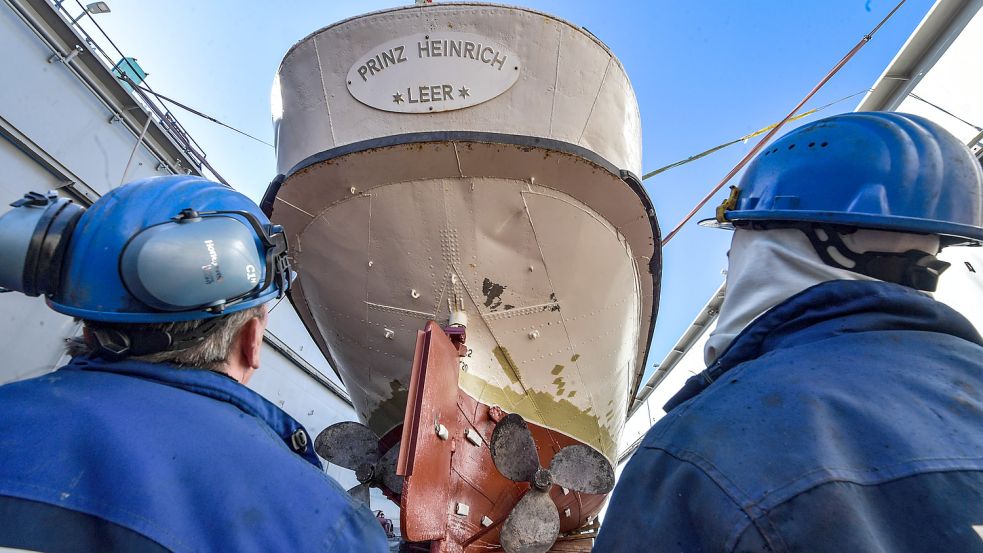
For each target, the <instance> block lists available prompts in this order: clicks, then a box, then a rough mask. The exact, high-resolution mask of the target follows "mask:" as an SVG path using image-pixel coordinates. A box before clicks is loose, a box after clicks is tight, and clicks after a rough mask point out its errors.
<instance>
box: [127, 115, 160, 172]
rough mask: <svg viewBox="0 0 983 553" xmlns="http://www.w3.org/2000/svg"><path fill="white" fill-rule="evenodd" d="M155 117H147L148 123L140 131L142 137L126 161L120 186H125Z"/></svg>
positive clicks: (138, 138)
mask: <svg viewBox="0 0 983 553" xmlns="http://www.w3.org/2000/svg"><path fill="white" fill-rule="evenodd" d="M153 120H154V119H153V117H150V115H149V114H148V115H147V122H146V123H145V124H144V125H143V130H142V131H140V136H138V137H137V141H136V143H135V144H133V149H132V150H130V157H129V158H128V159H127V160H126V167H123V175H122V176H121V177H120V178H119V185H120V186H123V183H124V182H126V174H127V173H129V172H130V165H131V164H132V163H133V156H134V155H136V153H137V149H138V148H140V144H143V137H144V136H146V135H147V129H149V128H150V123H152V122H153Z"/></svg>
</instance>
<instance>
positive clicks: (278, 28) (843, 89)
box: [65, 0, 932, 374]
mask: <svg viewBox="0 0 983 553" xmlns="http://www.w3.org/2000/svg"><path fill="white" fill-rule="evenodd" d="M107 2H108V3H109V5H110V7H111V8H112V12H111V13H108V14H103V15H98V16H96V17H97V18H98V21H99V23H100V25H102V26H103V28H104V29H105V30H106V31H107V33H108V34H109V35H110V37H112V38H113V40H114V41H115V42H116V44H117V45H118V46H119V47H120V48H121V49H122V50H123V51H124V52H125V53H126V55H128V56H132V57H136V58H137V59H138V60H139V62H140V64H141V66H142V67H143V68H144V69H145V70H146V71H147V72H148V73H149V74H150V76H149V77H148V83H149V84H150V85H151V86H153V87H154V88H155V90H157V91H158V92H160V93H162V94H165V95H168V96H171V97H173V98H176V99H179V100H180V101H182V102H184V103H186V104H188V105H190V106H193V107H195V108H197V109H199V110H201V111H204V112H205V113H208V114H210V115H212V116H214V117H216V118H218V119H220V120H222V121H224V122H226V123H229V124H231V125H233V126H235V127H238V128H240V129H243V130H244V131H246V132H249V133H250V134H253V135H256V136H258V137H260V138H262V139H264V140H266V141H268V142H272V127H271V124H270V109H269V97H270V84H271V82H272V79H273V75H274V73H275V71H276V68H277V66H278V65H279V63H280V60H281V58H282V56H283V54H284V53H285V52H286V51H287V49H288V48H289V47H290V46H292V45H293V44H294V43H295V42H297V41H298V40H300V39H301V38H303V37H304V36H306V35H308V34H309V33H311V32H313V31H315V30H317V29H318V28H320V27H323V26H325V25H328V24H330V23H333V22H335V21H338V20H340V19H344V18H347V17H351V16H353V15H357V14H360V13H365V12H368V11H373V10H376V9H383V8H387V7H392V6H400V5H407V4H409V3H410V2H383V1H365V2H337V1H323V0H322V1H313V0H293V1H284V2H260V1H257V0H243V1H237V2H231V1H214V0H213V1H208V2H202V1H200V0H167V1H166V2H164V1H140V2H137V1H132V0H130V1H127V0H107ZM521 4H522V5H523V6H527V7H531V8H534V9H538V10H542V11H545V12H549V13H552V14H555V15H558V16H560V17H563V18H565V19H567V20H569V21H571V22H573V23H575V24H579V25H582V26H584V27H586V28H587V29H589V30H590V31H591V32H592V33H593V34H594V35H596V36H597V37H598V38H600V39H601V40H603V41H604V42H605V43H607V44H608V46H609V47H610V48H611V50H612V51H613V52H614V53H615V54H616V55H617V56H618V57H619V58H620V60H621V62H622V63H623V64H624V66H625V68H626V70H627V72H628V75H629V77H630V78H631V80H632V84H633V85H634V87H635V93H636V95H637V96H638V101H639V106H640V109H641V114H642V129H643V146H644V150H643V166H644V168H645V171H651V170H653V169H655V168H658V167H661V166H663V165H666V164H668V163H671V162H674V161H676V160H679V159H683V158H686V157H688V156H690V155H693V154H696V153H699V152H701V151H703V150H705V149H707V148H710V147H712V146H715V145H717V144H720V143H723V142H726V141H729V140H732V139H735V138H738V137H741V136H743V135H745V134H747V133H750V132H753V131H755V130H757V129H759V128H761V127H763V126H765V125H768V124H771V123H773V122H776V121H778V120H780V119H781V118H782V117H783V116H784V115H785V114H786V113H787V111H788V110H789V109H791V108H792V107H793V106H794V105H795V104H796V103H797V102H798V101H799V100H800V99H801V98H802V97H803V96H804V95H805V94H806V93H807V92H808V91H809V90H810V89H811V88H812V87H813V85H814V84H815V83H816V82H818V81H819V79H820V78H822V76H823V75H825V74H826V72H827V71H828V70H829V69H830V68H831V67H832V66H833V65H834V64H835V63H836V62H837V61H838V60H839V59H840V58H841V57H842V56H843V55H844V54H845V53H846V52H847V51H848V50H849V49H850V48H851V47H853V45H854V44H856V42H857V41H858V40H859V39H860V38H861V37H862V36H863V35H864V34H865V33H867V32H869V31H870V30H871V29H872V28H873V27H874V25H876V24H877V22H878V21H880V19H881V18H882V17H883V16H884V15H885V14H887V12H888V11H890V10H891V8H893V7H894V5H895V4H896V0H744V1H731V0H717V1H715V2H698V1H676V2H668V1H662V0H651V1H648V2H644V1H620V0H608V1H605V2H597V1H591V2H588V1H557V0H526V1H523V2H521ZM65 6H66V7H67V8H68V10H69V11H70V12H71V13H72V14H73V15H75V14H78V13H79V12H80V8H79V6H78V4H76V3H75V0H67V1H66V2H65ZM931 6H932V1H931V0H908V1H907V2H906V3H905V5H904V6H903V7H902V8H901V10H900V11H899V12H898V13H897V14H896V15H895V16H894V18H893V19H892V20H891V21H890V22H888V24H887V25H885V27H884V28H882V29H881V30H880V31H879V32H878V34H877V35H875V37H874V39H873V40H872V41H871V42H870V43H869V44H868V45H867V46H866V47H865V48H864V49H863V50H861V52H860V53H859V54H858V55H857V56H856V57H855V58H854V59H853V61H851V62H850V63H849V64H848V65H847V66H846V67H845V68H844V69H843V70H841V71H840V73H839V74H838V75H837V76H836V77H835V78H834V79H833V80H832V81H830V83H829V84H828V85H827V86H826V87H825V88H824V89H823V90H822V91H820V93H819V94H818V95H817V96H816V97H815V99H814V100H813V101H812V102H810V104H809V105H807V109H808V108H810V107H816V106H820V105H823V104H826V103H828V102H832V101H834V100H837V99H839V98H842V97H844V96H848V95H851V94H854V93H856V92H860V91H863V90H865V89H867V88H869V87H870V86H871V85H872V84H873V83H874V81H875V80H876V79H877V77H878V76H879V75H880V74H881V72H882V71H883V70H884V68H885V67H886V66H887V65H888V63H890V61H891V59H892V58H893V57H894V55H895V53H896V52H897V51H898V49H899V48H900V47H901V46H902V44H903V43H904V41H905V40H906V39H907V37H908V35H910V34H911V32H912V31H913V30H914V29H915V27H916V26H917V25H918V23H919V21H921V19H922V17H924V15H925V14H926V13H927V12H928V10H929V9H930V8H931ZM84 24H85V25H86V26H87V28H91V27H88V25H90V24H89V23H87V22H86V23H84ZM96 36H98V35H96ZM104 46H106V47H108V44H104ZM861 97H862V96H857V97H855V98H852V99H851V100H848V101H845V102H841V103H839V104H836V105H834V106H832V107H830V108H828V109H827V110H825V111H824V112H822V113H821V114H820V116H826V115H832V114H834V113H838V112H843V111H851V110H852V109H853V108H854V106H855V105H856V104H857V103H858V102H859V101H860V98H861ZM174 112H175V114H176V115H177V116H178V118H179V119H180V121H181V122H182V123H183V124H184V125H185V127H186V128H187V129H188V130H189V131H190V132H191V134H192V135H193V136H194V137H195V138H196V139H197V140H198V142H199V143H201V144H202V146H203V147H204V149H205V151H206V152H207V153H208V157H209V160H210V161H211V163H212V164H213V165H214V166H215V167H216V168H217V169H218V170H219V172H221V173H222V174H223V176H225V178H226V179H227V180H228V181H229V182H230V183H231V184H232V185H233V186H235V187H236V188H238V189H239V190H241V191H243V192H245V193H246V194H248V195H249V196H250V197H252V198H253V199H256V200H258V199H259V198H260V197H261V196H262V193H263V191H264V190H265V189H266V185H267V183H269V181H270V179H271V178H272V177H273V176H274V175H275V158H274V152H273V149H272V148H270V147H269V146H266V145H263V144H260V143H258V142H254V141H252V140H249V139H248V138H245V137H243V136H241V135H238V134H235V133H233V132H232V131H229V130H227V129H224V128H222V127H219V126H217V125H214V124H213V123H210V122H207V121H203V120H201V119H198V118H197V117H195V116H193V115H191V114H188V113H183V112H181V111H180V110H179V109H175V110H174ZM799 124H801V123H799ZM791 128H792V127H788V129H791ZM754 143H755V141H754V140H752V141H750V142H749V143H747V144H738V145H736V146H732V147H730V148H728V149H726V150H723V151H721V152H718V153H716V154H713V155H711V156H709V157H706V158H703V159H701V160H699V161H696V162H693V163H690V164H688V165H685V166H682V167H679V168H676V169H673V170H670V171H667V172H665V173H662V174H660V175H658V176H656V177H654V178H652V179H649V180H647V181H646V182H645V185H646V189H647V190H648V192H649V194H650V195H651V196H652V199H653V201H654V202H655V205H656V209H657V211H658V215H659V218H660V220H661V223H662V227H663V231H664V232H668V231H669V230H670V229H671V228H672V227H674V226H675V225H676V223H677V222H678V221H679V220H680V219H681V218H682V217H683V216H684V215H685V214H686V213H687V212H689V210H690V209H691V208H692V207H693V206H694V205H695V204H696V202H697V201H698V200H699V199H700V198H702V197H703V195H704V194H706V192H707V191H709V190H710V189H711V188H712V187H713V186H714V185H715V184H716V183H717V182H718V181H719V180H720V179H721V178H722V177H723V175H724V174H726V173H727V171H728V170H729V169H730V168H731V167H732V166H733V165H734V164H735V163H737V161H738V160H739V159H740V158H741V157H742V156H743V155H744V154H745V153H746V152H747V151H748V150H749V149H750V148H751V147H752V146H753V145H754ZM735 184H736V180H735ZM724 194H725V192H723V191H722V192H720V194H719V196H720V197H718V198H715V199H714V200H713V201H711V202H710V203H709V204H708V205H707V207H706V208H704V210H703V212H701V216H699V217H697V218H698V219H699V218H705V217H707V216H709V215H710V214H711V213H712V211H713V208H714V207H715V206H716V205H717V204H719V203H720V202H721V201H722V199H723V196H724ZM729 240H730V235H729V233H727V232H726V231H719V230H712V229H705V228H702V227H698V226H696V224H695V222H694V223H691V224H690V225H688V226H687V227H686V228H685V229H684V230H683V231H682V232H681V233H680V234H679V235H678V236H676V237H675V238H674V239H673V241H672V242H670V244H669V245H668V246H667V247H666V250H665V252H664V256H665V265H664V279H663V289H662V309H661V311H660V313H659V322H658V324H657V328H656V332H655V337H654V339H653V343H652V350H651V354H650V356H649V361H648V363H647V365H648V367H647V370H646V374H650V373H651V372H652V365H653V363H657V362H659V361H661V359H662V358H663V357H664V356H665V354H666V353H667V352H668V351H669V349H670V348H671V347H672V345H673V344H674V343H675V342H676V340H677V339H678V338H679V336H680V335H681V333H682V332H683V331H684V330H685V328H686V327H687V325H689V323H690V322H691V321H692V320H693V318H694V317H695V316H696V314H697V312H698V311H699V309H700V308H701V307H702V306H703V304H704V303H705V302H706V300H707V299H708V298H709V297H710V294H711V293H713V291H714V290H715V289H716V288H717V286H719V285H720V283H721V282H722V279H723V276H722V274H721V271H722V269H724V268H725V267H726V258H725V253H726V251H727V247H728V244H729Z"/></svg>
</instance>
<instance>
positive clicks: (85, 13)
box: [75, 0, 275, 148]
mask: <svg viewBox="0 0 983 553" xmlns="http://www.w3.org/2000/svg"><path fill="white" fill-rule="evenodd" d="M75 3H76V4H78V6H79V8H81V9H82V11H83V15H86V16H87V17H88V19H89V21H90V22H92V24H93V25H95V27H96V29H99V32H100V33H102V36H103V37H104V38H105V39H106V40H107V41H108V42H109V44H110V45H111V46H112V47H113V49H114V50H116V53H117V54H119V56H120V58H121V61H125V62H126V65H127V66H128V67H129V68H130V70H131V71H133V74H134V75H139V74H140V72H139V71H137V68H136V67H134V66H133V63H131V62H130V58H128V57H127V56H126V54H124V53H123V51H122V50H120V48H119V46H117V45H116V43H115V42H113V39H112V38H111V37H110V36H109V34H107V33H106V31H105V30H103V28H102V26H101V25H99V22H98V21H96V19H95V18H94V17H92V14H91V13H89V11H88V10H87V9H85V6H83V5H82V3H81V2H80V1H79V0H75ZM128 84H130V86H133V87H135V88H139V89H140V90H142V91H144V92H146V93H149V94H152V95H154V96H155V97H157V98H158V99H161V100H167V101H168V102H170V103H172V104H174V105H175V106H177V107H179V108H181V109H183V110H186V111H188V112H190V113H193V114H195V115H197V116H198V117H201V118H203V119H207V120H208V121H211V122H213V123H216V124H219V125H221V126H223V127H226V128H228V129H231V130H233V131H235V132H237V133H239V134H241V135H243V136H247V137H249V138H251V139H253V140H255V141H257V142H260V143H262V144H266V145H267V146H269V147H270V148H275V146H273V144H270V143H269V142H266V141H265V140H262V139H260V138H256V137H255V136H253V135H251V134H249V133H247V132H244V131H241V130H239V129H237V128H235V127H233V126H232V125H228V124H226V123H223V122H221V121H219V120H218V119H216V118H214V117H212V116H210V115H207V114H205V113H202V112H201V111H198V110H196V109H194V108H191V107H188V106H187V105H185V104H182V103H181V102H178V101H177V100H173V99H171V98H168V97H167V96H164V95H163V94H158V93H157V92H154V90H153V89H151V88H150V85H147V86H140V85H138V84H136V83H134V82H132V81H131V80H128ZM192 140H194V139H193V138H192ZM199 147H200V145H199Z"/></svg>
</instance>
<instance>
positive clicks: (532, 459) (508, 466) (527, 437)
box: [491, 413, 539, 482]
mask: <svg viewBox="0 0 983 553" xmlns="http://www.w3.org/2000/svg"><path fill="white" fill-rule="evenodd" d="M491 457H492V461H494V462H495V467H496V468H497V469H498V472H501V473H502V474H503V475H505V477H506V478H508V479H509V480H512V481H514V482H528V481H529V480H530V479H532V477H533V475H534V474H536V471H537V470H538V469H539V454H538V453H537V452H536V442H535V440H533V439H532V433H530V432H529V427H528V426H526V421H525V420H524V419H523V418H522V417H521V416H520V415H517V414H515V413H510V414H508V415H506V416H505V417H504V418H503V419H502V420H500V421H498V424H496V425H495V430H494V431H493V432H492V439H491Z"/></svg>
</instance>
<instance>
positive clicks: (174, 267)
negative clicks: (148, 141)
mask: <svg viewBox="0 0 983 553" xmlns="http://www.w3.org/2000/svg"><path fill="white" fill-rule="evenodd" d="M15 207H16V209H14V210H11V212H9V213H8V214H7V215H4V217H2V218H0V250H2V249H6V250H9V251H3V252H0V253H4V254H5V259H13V261H14V263H13V265H16V266H17V267H16V268H15V269H14V270H8V271H5V272H4V274H3V275H2V276H3V278H4V279H5V281H4V282H0V285H3V286H6V287H8V288H13V289H16V290H20V291H23V292H25V293H28V294H30V295H39V294H44V295H46V296H47V298H48V303H49V305H50V306H51V307H52V308H53V309H54V310H56V311H59V312H61V313H65V314H67V315H72V316H74V317H78V318H80V319H82V320H83V321H85V323H86V325H85V328H86V330H85V335H84V336H83V338H82V339H81V340H79V341H76V342H75V345H74V346H73V348H76V347H77V348H88V352H89V353H95V354H98V355H102V356H104V357H109V358H114V359H119V358H138V359H146V360H154V361H171V362H175V363H177V364H181V365H186V366H192V365H193V366H199V367H205V368H208V367H215V366H219V365H223V366H224V365H229V364H231V365H235V366H240V365H241V366H242V367H245V368H246V369H248V368H250V367H251V366H253V365H258V356H254V354H253V351H252V350H253V349H255V348H253V346H252V344H253V343H256V344H258V343H259V340H261V339H262V328H263V327H264V326H265V308H264V307H263V306H264V305H265V304H266V302H268V301H269V300H270V299H272V298H274V297H278V296H281V295H282V294H283V293H284V292H285V291H286V289H287V286H288V285H289V264H288V262H287V258H286V239H285V237H284V235H283V232H282V230H281V229H280V228H279V227H276V226H274V225H271V224H270V223H269V220H268V219H267V218H266V216H265V215H264V214H263V213H262V212H261V211H260V210H259V208H258V207H257V206H256V205H255V204H254V203H253V202H251V201H250V200H249V199H248V198H246V197H245V196H243V195H242V194H239V193H238V192H235V191H234V190H232V189H230V188H228V187H227V186H223V185H220V184H218V183H214V182H210V181H207V180H205V179H202V178H199V177H186V176H174V177H159V178H153V179H145V180H142V181H137V182H134V183H131V184H128V185H126V186H122V187H120V188H117V189H115V190H113V191H112V192H110V193H109V194H106V195H105V196H103V197H102V198H100V199H99V200H98V201H97V202H95V203H94V204H93V205H92V206H91V207H90V208H88V209H86V210H82V209H81V208H77V207H72V208H69V207H67V202H66V201H65V200H61V199H58V198H57V197H55V196H50V195H49V196H44V195H39V194H35V195H29V196H28V197H26V198H25V200H21V201H20V202H18V203H17V204H15ZM8 254H9V255H8ZM21 268H22V269H21ZM257 337H258V338H257ZM237 346H242V347H237ZM256 347H257V348H258V346H256ZM257 351H258V350H257ZM254 357H255V359H254ZM253 368H254V367H253Z"/></svg>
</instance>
